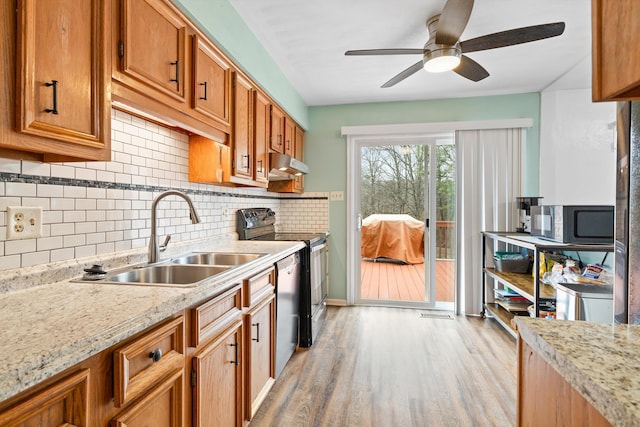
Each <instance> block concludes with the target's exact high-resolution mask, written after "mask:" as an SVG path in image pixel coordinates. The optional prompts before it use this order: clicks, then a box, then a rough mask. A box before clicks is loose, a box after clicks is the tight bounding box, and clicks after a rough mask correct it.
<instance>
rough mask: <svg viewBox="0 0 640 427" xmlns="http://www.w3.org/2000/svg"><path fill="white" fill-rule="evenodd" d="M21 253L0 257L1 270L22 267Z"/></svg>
mask: <svg viewBox="0 0 640 427" xmlns="http://www.w3.org/2000/svg"><path fill="white" fill-rule="evenodd" d="M20 267H21V265H20V255H5V256H3V257H0V270H13V269H14V268H20Z"/></svg>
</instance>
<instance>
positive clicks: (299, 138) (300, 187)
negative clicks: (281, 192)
mask: <svg viewBox="0 0 640 427" xmlns="http://www.w3.org/2000/svg"><path fill="white" fill-rule="evenodd" d="M295 133H296V143H295V147H296V152H295V155H294V157H295V158H296V159H298V160H300V161H304V130H303V129H302V128H301V127H299V126H296V132H295ZM293 191H294V192H295V193H303V192H304V175H298V176H296V177H295V179H294V180H293Z"/></svg>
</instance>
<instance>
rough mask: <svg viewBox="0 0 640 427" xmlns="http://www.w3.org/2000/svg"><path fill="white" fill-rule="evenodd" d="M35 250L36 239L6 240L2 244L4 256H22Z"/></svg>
mask: <svg viewBox="0 0 640 427" xmlns="http://www.w3.org/2000/svg"><path fill="white" fill-rule="evenodd" d="M35 250H36V239H25V240H7V241H6V242H5V243H4V253H5V254H6V255H15V254H23V253H25V252H34V251H35Z"/></svg>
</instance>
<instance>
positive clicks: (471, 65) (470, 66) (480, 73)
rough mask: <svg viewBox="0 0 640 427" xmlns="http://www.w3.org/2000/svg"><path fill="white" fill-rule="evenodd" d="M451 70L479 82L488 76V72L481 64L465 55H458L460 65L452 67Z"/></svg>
mask: <svg viewBox="0 0 640 427" xmlns="http://www.w3.org/2000/svg"><path fill="white" fill-rule="evenodd" d="M453 71H455V72H456V73H458V74H459V75H461V76H462V77H464V78H467V79H469V80H473V81H474V82H479V81H480V80H482V79H486V78H487V77H489V72H488V71H487V70H485V69H484V67H483V66H482V65H480V64H478V63H477V62H476V61H474V60H473V59H471V58H469V57H468V56H465V55H462V57H460V65H458V66H457V67H456V68H454V69H453Z"/></svg>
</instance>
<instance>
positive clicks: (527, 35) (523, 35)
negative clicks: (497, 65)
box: [460, 22, 564, 53]
mask: <svg viewBox="0 0 640 427" xmlns="http://www.w3.org/2000/svg"><path fill="white" fill-rule="evenodd" d="M563 32H564V22H554V23H552V24H543V25H533V26H531V27H522V28H515V29H513V30H507V31H502V32H499V33H493V34H487V35H486V36H480V37H476V38H475V39H470V40H465V41H463V42H460V49H461V50H462V53H469V52H478V51H481V50H488V49H497V48H499V47H506V46H513V45H516V44H522V43H529V42H534V41H536V40H542V39H548V38H550V37H556V36H559V35H560V34H562V33H563Z"/></svg>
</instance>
